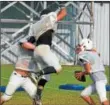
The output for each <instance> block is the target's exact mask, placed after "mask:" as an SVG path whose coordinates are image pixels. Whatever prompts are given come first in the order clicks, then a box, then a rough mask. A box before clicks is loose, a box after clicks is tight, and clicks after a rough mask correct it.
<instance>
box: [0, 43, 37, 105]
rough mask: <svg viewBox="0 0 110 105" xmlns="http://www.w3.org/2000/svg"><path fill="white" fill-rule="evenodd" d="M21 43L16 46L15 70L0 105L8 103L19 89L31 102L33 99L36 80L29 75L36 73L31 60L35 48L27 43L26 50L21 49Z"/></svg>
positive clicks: (34, 65) (35, 67) (34, 64)
mask: <svg viewBox="0 0 110 105" xmlns="http://www.w3.org/2000/svg"><path fill="white" fill-rule="evenodd" d="M22 43H23V42H20V45H19V46H18V51H19V54H18V59H17V61H16V63H15V70H14V71H13V72H12V74H11V76H10V79H9V82H8V85H7V87H6V90H5V93H4V94H3V95H2V96H1V99H0V105H2V104H3V103H5V102H6V101H9V100H10V99H11V98H12V96H13V94H14V93H15V91H16V90H17V89H18V88H19V87H22V88H23V89H24V90H25V91H26V92H27V93H28V94H29V96H30V97H31V98H32V99H33V100H34V98H35V95H36V91H37V86H36V84H37V80H36V79H35V76H34V74H33V75H31V73H30V71H34V72H36V69H37V68H38V67H37V65H36V63H35V62H34V60H33V52H32V49H34V47H35V46H34V45H31V44H29V43H27V44H28V48H27V49H28V50H27V49H24V48H22V47H23V44H22Z"/></svg>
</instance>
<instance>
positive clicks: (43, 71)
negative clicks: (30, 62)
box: [36, 66, 56, 77]
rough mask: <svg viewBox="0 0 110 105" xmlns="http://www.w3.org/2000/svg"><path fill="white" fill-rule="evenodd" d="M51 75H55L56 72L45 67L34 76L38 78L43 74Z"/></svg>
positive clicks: (52, 68) (50, 67)
mask: <svg viewBox="0 0 110 105" xmlns="http://www.w3.org/2000/svg"><path fill="white" fill-rule="evenodd" d="M52 73H56V70H55V68H54V67H52V66H49V67H46V68H44V69H43V70H41V71H39V72H37V73H36V74H37V76H38V77H39V76H41V75H44V74H52Z"/></svg>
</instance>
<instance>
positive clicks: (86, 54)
mask: <svg viewBox="0 0 110 105" xmlns="http://www.w3.org/2000/svg"><path fill="white" fill-rule="evenodd" d="M78 60H79V61H80V63H82V64H83V65H84V64H85V63H90V64H91V73H93V72H98V71H104V70H105V69H104V65H103V63H102V61H101V59H100V57H99V55H98V53H97V52H93V51H82V52H80V53H79V54H78Z"/></svg>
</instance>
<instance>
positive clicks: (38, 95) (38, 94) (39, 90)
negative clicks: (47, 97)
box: [36, 88, 43, 100]
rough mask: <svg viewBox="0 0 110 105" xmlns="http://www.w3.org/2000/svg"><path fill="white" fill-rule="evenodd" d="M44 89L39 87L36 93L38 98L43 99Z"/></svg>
mask: <svg viewBox="0 0 110 105" xmlns="http://www.w3.org/2000/svg"><path fill="white" fill-rule="evenodd" d="M42 91H43V89H40V88H37V94H36V99H37V100H41V95H42Z"/></svg>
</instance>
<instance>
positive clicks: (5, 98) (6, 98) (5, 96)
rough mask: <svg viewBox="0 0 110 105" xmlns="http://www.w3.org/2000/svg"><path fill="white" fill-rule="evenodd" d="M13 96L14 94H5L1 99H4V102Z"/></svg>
mask: <svg viewBox="0 0 110 105" xmlns="http://www.w3.org/2000/svg"><path fill="white" fill-rule="evenodd" d="M11 98H12V96H8V95H6V94H4V95H3V96H2V97H1V100H3V101H4V102H6V101H9V100H10V99H11Z"/></svg>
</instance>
